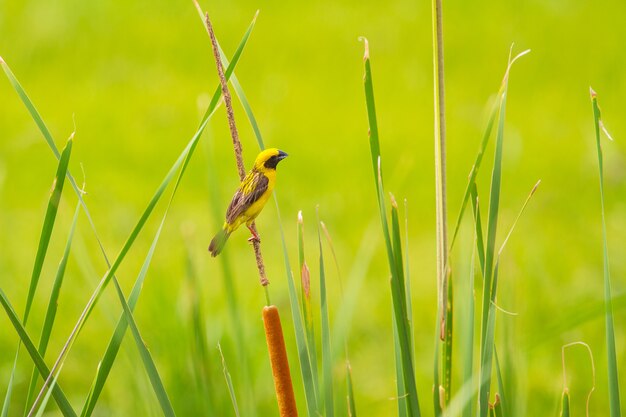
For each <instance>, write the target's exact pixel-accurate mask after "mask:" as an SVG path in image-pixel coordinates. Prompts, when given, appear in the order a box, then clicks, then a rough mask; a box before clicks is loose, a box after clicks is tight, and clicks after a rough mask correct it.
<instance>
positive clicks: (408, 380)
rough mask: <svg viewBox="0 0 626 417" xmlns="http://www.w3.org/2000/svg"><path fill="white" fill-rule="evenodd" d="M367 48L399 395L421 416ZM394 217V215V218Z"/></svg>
mask: <svg viewBox="0 0 626 417" xmlns="http://www.w3.org/2000/svg"><path fill="white" fill-rule="evenodd" d="M360 39H361V40H362V41H363V42H364V44H365V54H364V57H363V59H364V61H365V77H364V87H365V102H366V106H367V115H368V121H369V137H370V151H371V157H372V168H373V171H374V179H375V181H374V183H375V186H376V191H377V197H378V207H379V211H380V219H381V225H382V228H383V237H384V239H385V246H386V248H387V260H388V263H389V269H390V271H391V296H392V304H393V314H394V323H395V326H396V328H397V331H398V342H399V343H398V346H397V349H398V350H399V351H400V357H401V358H402V363H401V364H402V375H403V382H404V388H405V389H406V393H398V396H399V397H402V396H404V395H406V396H407V397H406V400H407V412H408V415H409V416H411V417H413V416H419V415H420V411H419V401H418V397H417V388H416V385H415V372H414V368H413V360H412V357H411V337H410V329H409V322H408V317H407V311H406V297H405V288H404V277H403V275H402V271H398V266H400V268H401V267H402V253H401V252H398V253H396V252H395V251H394V247H393V244H392V236H391V234H390V231H389V225H388V222H387V213H386V209H385V200H384V196H383V178H382V170H381V159H380V144H379V138H378V123H377V121H376V107H375V104H374V87H373V84H372V69H371V65H370V55H369V44H368V42H367V39H365V38H360ZM394 210H395V216H396V221H397V207H396V208H392V212H393V211H394ZM392 216H393V214H392ZM393 241H396V242H400V241H401V237H400V233H399V227H398V228H397V233H394V236H393Z"/></svg>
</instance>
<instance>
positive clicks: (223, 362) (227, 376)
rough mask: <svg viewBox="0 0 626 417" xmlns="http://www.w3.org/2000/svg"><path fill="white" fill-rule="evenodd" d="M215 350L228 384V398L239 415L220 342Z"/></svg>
mask: <svg viewBox="0 0 626 417" xmlns="http://www.w3.org/2000/svg"><path fill="white" fill-rule="evenodd" d="M217 350H219V352H220V357H221V358H222V369H223V370H224V378H225V379H226V385H227V386H228V393H229V394H230V400H231V401H232V403H233V409H234V410H235V415H236V416H237V417H239V406H238V405H237V396H236V395H235V387H234V386H233V379H232V378H231V377H230V372H228V367H227V366H226V359H224V353H223V352H222V347H221V346H220V344H219V343H218V344H217Z"/></svg>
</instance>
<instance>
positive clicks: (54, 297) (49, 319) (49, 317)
mask: <svg viewBox="0 0 626 417" xmlns="http://www.w3.org/2000/svg"><path fill="white" fill-rule="evenodd" d="M79 212H80V203H78V204H77V205H76V210H75V212H74V218H73V219H72V226H71V227H70V233H69V235H68V237H67V242H66V244H65V251H64V252H63V258H62V259H61V262H60V263H59V267H58V269H57V273H56V277H55V278H54V283H53V285H52V291H51V293H50V301H48V309H47V311H46V316H45V319H44V325H43V328H42V329H41V336H40V337H39V347H38V349H37V350H38V351H39V354H40V355H41V357H42V358H43V357H45V356H46V350H47V348H48V342H49V341H50V335H51V334H52V326H53V325H54V319H55V317H56V312H57V305H58V300H59V295H60V293H61V286H62V285H63V278H64V277H65V268H66V267H67V260H68V258H69V255H70V248H71V247H72V239H73V238H74V231H75V230H76V222H77V221H78V213H79ZM38 376H39V372H38V370H37V368H36V367H34V368H33V372H32V375H31V377H30V383H29V385H28V393H27V396H26V401H25V404H26V407H28V404H30V402H31V400H32V398H33V395H34V394H35V388H36V384H37V378H38ZM55 381H56V378H55ZM46 397H48V398H49V396H48V395H47V396H46ZM44 408H45V407H44ZM25 411H26V410H25Z"/></svg>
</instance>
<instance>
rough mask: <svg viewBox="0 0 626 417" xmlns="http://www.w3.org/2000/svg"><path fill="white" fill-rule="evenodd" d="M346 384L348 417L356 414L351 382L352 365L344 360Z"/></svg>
mask: <svg viewBox="0 0 626 417" xmlns="http://www.w3.org/2000/svg"><path fill="white" fill-rule="evenodd" d="M346 384H347V391H348V417H357V416H356V402H355V400H354V386H353V384H352V367H351V366H350V362H346Z"/></svg>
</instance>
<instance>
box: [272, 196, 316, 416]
mask: <svg viewBox="0 0 626 417" xmlns="http://www.w3.org/2000/svg"><path fill="white" fill-rule="evenodd" d="M274 203H275V205H276V215H277V216H278V226H279V227H278V228H279V230H280V237H281V243H282V249H283V255H284V259H285V272H286V274H287V287H288V289H289V304H290V307H291V318H292V320H293V327H294V332H295V335H296V344H297V345H298V361H299V362H300V372H301V374H302V381H303V383H304V396H305V399H306V404H307V411H308V414H309V417H316V416H317V415H318V414H319V411H318V408H317V404H318V402H317V396H316V393H315V385H314V380H313V372H312V370H311V361H310V360H309V358H310V355H309V351H308V348H307V344H306V334H305V330H304V325H303V320H302V313H301V311H300V306H299V305H298V294H297V291H296V286H295V283H294V280H293V274H292V272H291V264H290V263H289V252H288V251H287V241H286V240H285V231H284V230H283V226H282V221H281V217H280V208H279V206H278V199H277V198H276V194H274Z"/></svg>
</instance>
